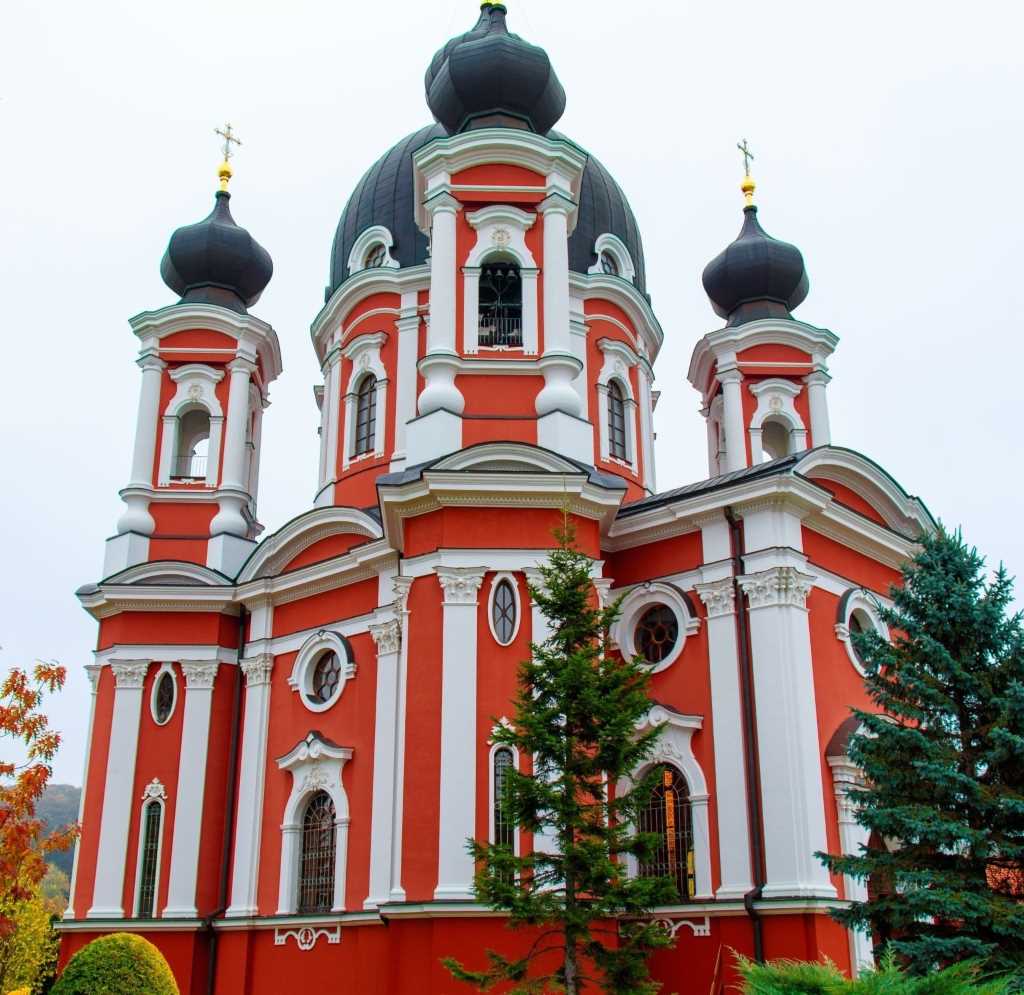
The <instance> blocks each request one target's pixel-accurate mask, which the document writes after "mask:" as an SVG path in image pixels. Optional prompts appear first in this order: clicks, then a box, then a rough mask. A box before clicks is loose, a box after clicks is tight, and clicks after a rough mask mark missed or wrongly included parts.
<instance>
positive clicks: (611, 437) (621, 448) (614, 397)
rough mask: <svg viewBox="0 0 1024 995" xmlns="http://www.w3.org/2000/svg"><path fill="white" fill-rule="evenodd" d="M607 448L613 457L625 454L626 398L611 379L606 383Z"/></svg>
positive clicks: (616, 457) (624, 455) (618, 457)
mask: <svg viewBox="0 0 1024 995" xmlns="http://www.w3.org/2000/svg"><path fill="white" fill-rule="evenodd" d="M608 450H609V452H610V453H611V455H612V456H614V457H615V459H621V460H625V459H626V458H627V456H626V399H625V397H624V396H623V393H622V388H621V387H620V386H619V385H618V384H617V383H616V382H615V381H614V380H613V381H612V382H611V383H610V384H609V385H608Z"/></svg>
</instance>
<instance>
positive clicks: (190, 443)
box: [171, 408, 210, 480]
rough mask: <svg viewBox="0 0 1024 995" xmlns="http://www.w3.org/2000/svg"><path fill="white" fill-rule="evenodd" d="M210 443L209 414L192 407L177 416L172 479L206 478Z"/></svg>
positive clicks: (202, 409)
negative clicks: (176, 446) (175, 451)
mask: <svg viewBox="0 0 1024 995" xmlns="http://www.w3.org/2000/svg"><path fill="white" fill-rule="evenodd" d="M209 443H210V414H209V412H208V411H206V410H205V409H204V408H192V409H190V410H189V411H186V412H185V413H184V414H182V415H179V416H178V450H177V453H176V454H175V457H174V470H173V472H172V473H171V477H172V478H173V479H174V480H204V479H205V478H206V457H207V447H208V446H209Z"/></svg>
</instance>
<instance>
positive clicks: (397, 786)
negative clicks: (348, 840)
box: [388, 577, 414, 902]
mask: <svg viewBox="0 0 1024 995" xmlns="http://www.w3.org/2000/svg"><path fill="white" fill-rule="evenodd" d="M413 583H414V580H413V578H412V577H396V578H395V581H394V589H395V614H396V615H397V616H398V620H399V622H400V623H401V626H402V631H401V645H400V648H399V653H398V720H397V728H396V730H395V783H394V792H395V804H394V812H393V822H392V825H393V827H394V828H393V829H392V832H391V838H392V844H391V893H390V895H389V896H388V897H389V898H390V900H391V901H392V902H404V901H405V889H404V888H403V887H402V821H403V816H404V814H405V715H406V705H407V700H408V687H409V594H410V593H411V591H412V585H413Z"/></svg>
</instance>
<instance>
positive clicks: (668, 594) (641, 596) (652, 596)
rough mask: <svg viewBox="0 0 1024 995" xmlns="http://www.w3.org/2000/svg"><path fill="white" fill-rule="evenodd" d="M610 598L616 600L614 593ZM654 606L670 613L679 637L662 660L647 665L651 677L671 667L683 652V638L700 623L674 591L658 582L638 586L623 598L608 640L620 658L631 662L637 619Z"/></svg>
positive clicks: (637, 651)
mask: <svg viewBox="0 0 1024 995" xmlns="http://www.w3.org/2000/svg"><path fill="white" fill-rule="evenodd" d="M612 595H613V597H616V596H618V592H612ZM655 605H667V606H668V607H669V608H671V609H672V611H673V613H674V614H675V616H676V621H677V622H678V624H679V637H678V639H677V640H676V644H675V646H674V647H673V649H672V652H671V653H669V655H668V656H666V657H665V659H664V660H661V661H659V662H658V663H656V664H651V665H649V666H650V669H651V673H652V674H658V673H661V671H663V670H666V669H667V668H668V667H671V666H672V664H673V663H675V662H676V660H678V659H679V655H680V654H681V653H682V652H683V647H684V646H685V645H686V640H687V638H688V637H689V636H691V635H693V634H694V633H695V632H696V631H697V630H698V629H699V628H700V619H699V618H697V617H695V616H694V615H693V613H692V612H691V611H690V606H689V604H688V602H687V600H686V597H685V596H684V595H683V593H682V592H681V591H679V590H678V589H677V588H675V587H673V586H672V585H671V584H665V583H662V582H656V583H650V582H648V583H644V584H641V585H639V586H638V587H634V588H633V589H632V590H631V591H630V592H629V593H628V594H627V595H626V596H625V598H623V600H622V606H621V610H620V614H619V618H618V620H617V621H616V623H615V625H614V626H613V628H612V639H614V640H615V643H616V644H617V645H618V647H619V649H620V651H621V652H622V654H623V656H627V657H630V658H632V657H634V656H636V655H637V654H638V653H639V650H637V648H636V641H635V639H634V632H635V630H636V625H637V623H638V622H639V621H640V616H641V615H643V613H644V612H645V611H647V609H648V608H652V607H653V606H655Z"/></svg>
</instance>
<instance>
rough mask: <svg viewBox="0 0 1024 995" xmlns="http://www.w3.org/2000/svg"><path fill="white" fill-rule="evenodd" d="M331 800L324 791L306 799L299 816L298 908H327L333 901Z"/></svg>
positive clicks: (332, 811) (315, 910) (321, 909)
mask: <svg viewBox="0 0 1024 995" xmlns="http://www.w3.org/2000/svg"><path fill="white" fill-rule="evenodd" d="M334 822H335V813H334V802H332V801H331V796H330V795H329V794H327V792H326V791H318V792H317V793H316V794H315V795H313V797H312V798H310V800H309V804H308V805H307V806H306V814H305V815H304V816H303V819H302V850H301V853H300V855H299V901H298V911H299V912H300V913H303V912H330V910H331V906H332V904H333V903H334V854H335V840H334V835H335V834H334Z"/></svg>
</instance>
